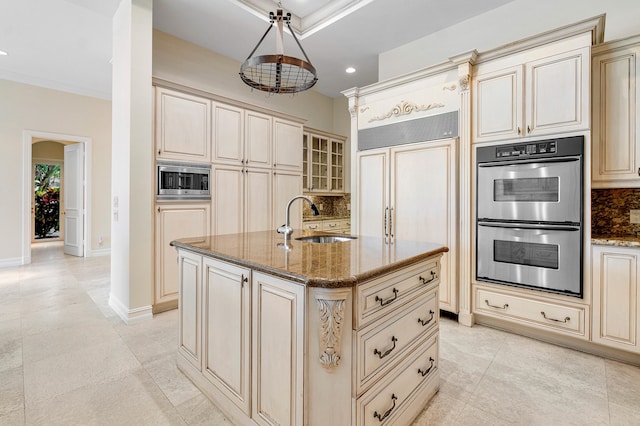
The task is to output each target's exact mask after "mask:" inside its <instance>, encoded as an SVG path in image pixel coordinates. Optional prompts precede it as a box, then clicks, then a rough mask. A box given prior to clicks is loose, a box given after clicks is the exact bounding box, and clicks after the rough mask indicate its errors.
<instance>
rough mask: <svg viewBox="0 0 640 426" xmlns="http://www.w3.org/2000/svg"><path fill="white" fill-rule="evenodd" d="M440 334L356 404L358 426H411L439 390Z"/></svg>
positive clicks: (435, 335)
mask: <svg viewBox="0 0 640 426" xmlns="http://www.w3.org/2000/svg"><path fill="white" fill-rule="evenodd" d="M439 374H440V372H439V370H438V333H437V331H435V333H434V334H433V335H431V336H430V337H429V339H428V340H427V343H425V344H422V345H420V346H419V347H418V348H417V349H416V350H415V351H414V352H412V353H411V354H410V356H408V357H407V359H406V360H405V361H404V362H402V363H400V364H399V365H398V366H397V367H396V368H395V369H394V371H392V372H391V373H390V374H387V375H385V377H384V378H383V379H382V380H381V381H380V382H378V383H377V384H376V385H375V386H374V387H373V388H371V389H370V390H368V391H367V392H365V393H364V394H363V396H362V397H360V398H358V399H357V401H356V422H355V424H356V425H358V426H373V425H380V424H384V425H407V424H410V422H411V421H412V420H413V419H415V418H416V416H417V415H418V414H420V412H421V411H422V410H423V409H424V405H423V404H421V403H418V404H412V402H413V401H429V399H431V397H432V396H433V395H434V394H435V393H436V392H437V390H438V388H439Z"/></svg>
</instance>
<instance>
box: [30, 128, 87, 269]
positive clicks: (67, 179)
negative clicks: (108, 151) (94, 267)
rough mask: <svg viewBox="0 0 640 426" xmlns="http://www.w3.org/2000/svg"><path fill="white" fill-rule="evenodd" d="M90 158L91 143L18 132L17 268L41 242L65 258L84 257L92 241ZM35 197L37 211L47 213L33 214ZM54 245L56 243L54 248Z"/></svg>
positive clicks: (37, 133) (51, 134)
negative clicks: (19, 249) (20, 201)
mask: <svg viewBox="0 0 640 426" xmlns="http://www.w3.org/2000/svg"><path fill="white" fill-rule="evenodd" d="M43 147H44V148H46V149H44V150H43V149H42V148H43ZM90 158H91V139H90V138H85V137H78V136H72V135H62V134H56V133H47V132H37V131H29V130H25V131H24V132H23V160H24V168H23V170H24V175H23V189H24V190H23V209H22V210H23V215H22V217H23V220H22V229H23V247H22V264H29V263H31V260H32V243H34V244H35V247H38V245H37V244H41V243H40V241H47V242H51V244H53V245H55V246H59V247H63V250H64V253H66V254H71V255H74V256H80V257H84V256H86V255H87V246H88V244H87V242H90V241H91V238H90V229H91V228H90V223H89V222H90V221H89V218H90V206H91V199H90V195H91V194H90V192H89V191H88V188H90V177H91V175H90ZM58 171H59V172H58ZM58 173H59V175H58ZM36 179H38V182H37V183H36ZM56 187H57V188H58V189H57V190H56ZM56 192H57V194H56ZM39 196H40V198H41V200H40V201H41V202H42V204H43V205H41V206H39V207H43V209H44V210H46V211H38V212H36V210H37V207H36V201H38V197H39ZM56 197H57V201H56V200H55V199H56ZM56 204H57V206H56ZM56 208H57V218H56V211H55V210H56ZM36 213H38V215H36ZM43 216H46V217H43ZM36 220H40V221H41V222H40V223H37V222H36ZM38 237H39V238H38ZM55 240H58V241H59V243H53V241H55Z"/></svg>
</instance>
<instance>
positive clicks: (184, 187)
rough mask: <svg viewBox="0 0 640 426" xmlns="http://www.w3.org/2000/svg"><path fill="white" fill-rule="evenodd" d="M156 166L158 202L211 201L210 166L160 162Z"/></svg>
mask: <svg viewBox="0 0 640 426" xmlns="http://www.w3.org/2000/svg"><path fill="white" fill-rule="evenodd" d="M156 165H157V172H156V199H157V200H158V201H165V200H210V199H211V190H210V182H211V165H210V164H197V163H179V162H174V161H164V160H159V161H157V162H156Z"/></svg>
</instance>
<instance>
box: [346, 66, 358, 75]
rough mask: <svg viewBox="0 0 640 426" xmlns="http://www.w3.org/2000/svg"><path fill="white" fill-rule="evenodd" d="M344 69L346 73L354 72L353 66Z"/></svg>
mask: <svg viewBox="0 0 640 426" xmlns="http://www.w3.org/2000/svg"><path fill="white" fill-rule="evenodd" d="M345 71H346V73H347V74H353V73H354V72H356V69H355V68H354V67H349V68H347V69H346V70H345Z"/></svg>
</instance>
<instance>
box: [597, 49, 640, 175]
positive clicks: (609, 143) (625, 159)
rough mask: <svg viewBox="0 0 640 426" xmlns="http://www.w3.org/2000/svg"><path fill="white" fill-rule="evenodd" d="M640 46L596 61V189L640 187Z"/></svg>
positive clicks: (608, 54)
mask: <svg viewBox="0 0 640 426" xmlns="http://www.w3.org/2000/svg"><path fill="white" fill-rule="evenodd" d="M639 74H640V47H628V48H625V49H622V50H619V51H615V52H611V53H606V54H603V55H599V56H596V57H594V59H593V132H592V141H593V156H592V165H593V168H592V176H591V177H592V179H593V185H592V186H593V187H612V186H613V187H628V186H633V187H638V186H640V110H639V109H638V100H639V99H640V87H639V86H638V84H637V82H638V75H639Z"/></svg>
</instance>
